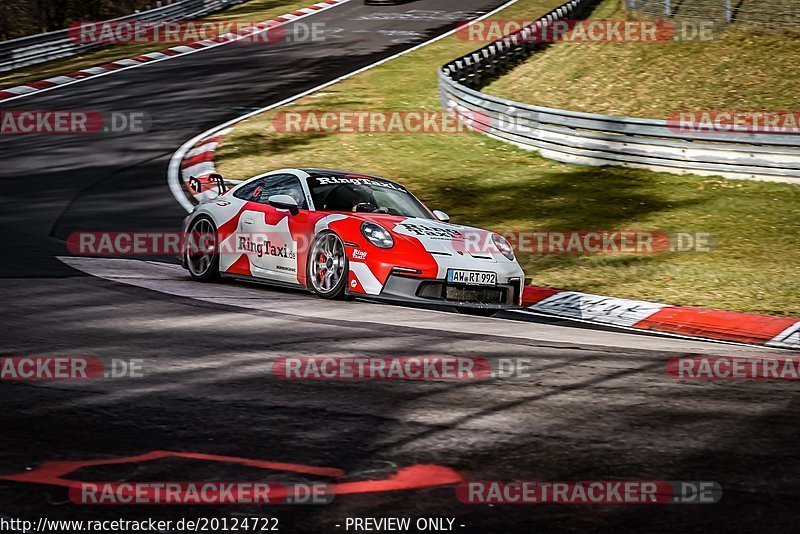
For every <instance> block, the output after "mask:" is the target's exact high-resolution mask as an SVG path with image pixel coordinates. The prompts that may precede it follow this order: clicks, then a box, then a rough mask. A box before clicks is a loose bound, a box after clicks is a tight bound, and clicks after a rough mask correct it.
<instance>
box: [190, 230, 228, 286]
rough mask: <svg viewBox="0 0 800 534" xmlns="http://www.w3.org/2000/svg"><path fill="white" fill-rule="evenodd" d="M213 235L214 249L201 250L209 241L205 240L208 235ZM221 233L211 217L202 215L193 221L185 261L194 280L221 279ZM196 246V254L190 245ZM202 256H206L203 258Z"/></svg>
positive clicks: (208, 280) (209, 280) (211, 280)
mask: <svg viewBox="0 0 800 534" xmlns="http://www.w3.org/2000/svg"><path fill="white" fill-rule="evenodd" d="M209 234H210V235H211V236H212V242H211V243H210V246H211V247H213V251H209V250H204V251H199V250H198V247H199V248H206V249H207V245H209V243H208V242H207V241H205V240H204V237H205V236H207V235H209ZM218 239H219V234H218V233H217V226H216V225H215V224H214V221H212V220H211V218H210V217H207V216H205V215H201V216H200V217H198V218H197V219H195V220H194V221H192V224H191V226H190V227H189V231H188V232H187V240H186V247H185V248H184V251H183V255H184V262H185V264H186V268H187V269H188V270H189V275H190V276H191V277H192V280H196V281H198V282H216V281H218V280H219V279H220V275H219V254H217V253H216V252H217V243H218ZM193 246H194V247H195V248H194V252H195V253H194V254H193V253H192V250H190V247H193ZM201 258H206V259H202V260H201Z"/></svg>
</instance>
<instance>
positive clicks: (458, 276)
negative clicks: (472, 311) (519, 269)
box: [447, 269, 497, 286]
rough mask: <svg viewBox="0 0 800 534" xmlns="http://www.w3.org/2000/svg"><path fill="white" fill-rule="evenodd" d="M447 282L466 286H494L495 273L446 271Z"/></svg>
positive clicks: (495, 283) (459, 270)
mask: <svg viewBox="0 0 800 534" xmlns="http://www.w3.org/2000/svg"><path fill="white" fill-rule="evenodd" d="M447 281H448V282H450V283H452V284H466V285H470V286H496V285H497V273H491V272H488V271H464V270H462V269H448V270H447Z"/></svg>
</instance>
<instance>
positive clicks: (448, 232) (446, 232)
mask: <svg viewBox="0 0 800 534" xmlns="http://www.w3.org/2000/svg"><path fill="white" fill-rule="evenodd" d="M397 226H401V227H403V228H404V229H405V230H406V231H407V232H408V234H409V235H415V236H425V237H444V238H447V239H453V238H454V237H458V236H460V235H462V234H461V231H460V230H457V229H455V228H447V227H444V225H437V226H432V225H429V224H422V223H419V222H413V223H412V222H401V223H400V224H398V225H397ZM395 228H396V227H395Z"/></svg>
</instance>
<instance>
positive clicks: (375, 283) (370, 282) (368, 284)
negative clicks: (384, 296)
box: [350, 261, 383, 295]
mask: <svg viewBox="0 0 800 534" xmlns="http://www.w3.org/2000/svg"><path fill="white" fill-rule="evenodd" d="M350 273H351V274H352V276H353V277H354V278H351V280H350V282H351V283H352V281H353V280H356V282H357V283H358V284H360V286H361V288H363V293H366V294H367V295H380V294H381V291H382V290H383V284H381V282H380V280H378V279H377V278H376V277H375V275H374V274H373V273H372V271H370V270H369V266H368V265H367V264H366V263H363V262H358V261H351V262H350ZM356 287H358V286H356ZM352 289H353V288H352V287H351V290H352Z"/></svg>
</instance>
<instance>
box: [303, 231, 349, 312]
mask: <svg viewBox="0 0 800 534" xmlns="http://www.w3.org/2000/svg"><path fill="white" fill-rule="evenodd" d="M330 252H334V254H330ZM349 272H350V262H349V261H348V260H347V251H346V249H345V247H344V242H343V241H342V239H341V238H340V237H339V236H338V235H336V234H335V233H334V232H331V231H324V232H320V233H319V234H318V235H317V237H315V238H314V241H312V243H311V247H310V248H309V251H308V258H307V261H306V282H307V284H308V288H309V289H310V290H311V291H313V292H314V293H315V294H317V295H318V296H320V297H322V298H324V299H338V300H341V299H344V298H345V289H346V288H347V280H348V274H349ZM329 273H330V274H329Z"/></svg>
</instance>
